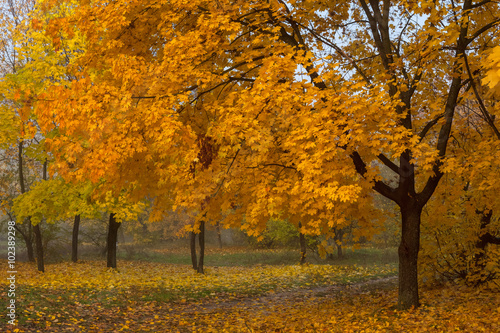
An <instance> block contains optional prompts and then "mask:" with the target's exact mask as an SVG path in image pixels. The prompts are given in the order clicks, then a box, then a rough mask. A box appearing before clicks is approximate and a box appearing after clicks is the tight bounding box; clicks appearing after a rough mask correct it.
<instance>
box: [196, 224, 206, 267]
mask: <svg viewBox="0 0 500 333" xmlns="http://www.w3.org/2000/svg"><path fill="white" fill-rule="evenodd" d="M198 242H199V244H200V260H199V261H198V273H200V274H204V272H203V260H204V259H205V221H201V223H200V235H199V236H198Z"/></svg>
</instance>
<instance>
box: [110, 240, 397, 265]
mask: <svg viewBox="0 0 500 333" xmlns="http://www.w3.org/2000/svg"><path fill="white" fill-rule="evenodd" d="M198 255H199V254H198ZM117 256H118V258H119V259H123V260H138V261H147V262H157V263H165V264H180V265H190V264H191V255H190V250H189V249H188V248H187V247H185V246H171V247H166V248H165V247H164V248H154V247H146V246H138V245H126V244H124V245H121V246H119V249H118V255H117ZM299 258H300V254H299V251H298V250H293V249H252V248H248V247H234V246H233V247H224V248H222V249H219V248H217V247H215V246H208V247H207V249H206V252H205V259H204V262H205V266H217V267H227V266H230V267H232V266H254V265H295V264H297V263H298V262H299ZM307 262H308V263H311V264H328V265H361V266H367V265H375V264H392V263H397V262H398V256H397V249H396V248H387V249H376V248H360V249H353V248H346V249H344V256H343V257H342V258H337V257H336V256H334V257H333V258H328V259H321V258H320V257H319V256H318V255H317V254H314V253H311V251H309V253H308V256H307Z"/></svg>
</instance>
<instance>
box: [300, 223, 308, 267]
mask: <svg viewBox="0 0 500 333" xmlns="http://www.w3.org/2000/svg"><path fill="white" fill-rule="evenodd" d="M301 228H302V224H301V223H300V222H299V246H300V264H301V265H303V264H304V263H305V262H306V250H307V249H306V236H305V235H304V234H303V233H302V232H301V231H300V229H301Z"/></svg>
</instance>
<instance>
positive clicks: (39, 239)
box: [33, 223, 45, 272]
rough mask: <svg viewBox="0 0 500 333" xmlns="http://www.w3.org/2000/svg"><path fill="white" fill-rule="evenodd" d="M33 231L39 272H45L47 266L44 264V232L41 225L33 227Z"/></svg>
mask: <svg viewBox="0 0 500 333" xmlns="http://www.w3.org/2000/svg"><path fill="white" fill-rule="evenodd" d="M33 231H34V233H35V244H36V263H37V265H38V271H40V272H45V266H44V264H43V242H42V232H41V230H40V223H38V224H37V225H35V226H33Z"/></svg>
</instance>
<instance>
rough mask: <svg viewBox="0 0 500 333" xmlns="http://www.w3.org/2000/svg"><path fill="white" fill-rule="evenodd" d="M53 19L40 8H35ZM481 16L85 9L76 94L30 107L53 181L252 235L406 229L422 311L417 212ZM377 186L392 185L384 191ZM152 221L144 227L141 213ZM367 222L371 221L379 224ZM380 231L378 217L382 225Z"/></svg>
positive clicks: (422, 6)
mask: <svg viewBox="0 0 500 333" xmlns="http://www.w3.org/2000/svg"><path fill="white" fill-rule="evenodd" d="M46 3H47V4H50V3H51V2H50V1H47V2H46ZM498 22H499V12H498V4H497V3H496V2H494V1H472V0H463V1H440V2H436V1H410V0H403V1H389V0H384V1H371V0H370V1H365V0H361V1H308V0H304V1H288V2H285V1H280V0H275V1H251V2H248V1H226V0H218V1H199V0H192V1H183V0H171V1H143V0H132V1H121V0H120V1H114V2H108V1H101V0H94V1H81V2H79V3H78V6H77V8H76V10H75V14H74V16H73V18H67V19H66V20H65V21H58V22H54V24H53V25H50V26H51V27H52V28H51V29H47V34H49V35H52V36H53V40H54V45H55V47H57V43H58V41H57V34H58V31H59V30H58V29H64V27H65V25H67V24H76V25H77V27H78V29H79V31H80V32H81V33H82V34H83V35H84V36H85V39H86V42H87V46H88V47H87V49H86V50H85V52H84V54H82V55H81V56H80V57H79V58H78V59H79V60H78V64H76V65H75V66H74V67H73V70H74V73H73V75H74V77H75V79H74V80H73V81H72V82H71V83H68V84H66V85H57V84H56V85H53V86H52V87H50V89H48V90H47V91H46V92H45V93H44V94H41V95H40V96H39V98H38V103H37V114H38V116H39V119H40V121H41V122H43V128H44V129H45V130H47V131H50V130H52V128H53V126H54V124H57V126H58V128H59V130H58V135H57V136H55V137H54V138H53V139H51V140H50V142H49V145H50V147H51V149H52V152H53V153H54V154H55V156H56V158H57V163H56V164H57V167H58V170H59V172H60V173H61V174H62V175H64V176H66V177H72V178H73V179H76V180H81V179H84V178H86V177H90V178H91V179H92V180H93V181H95V182H98V181H101V180H102V179H105V180H106V181H105V183H104V185H103V186H102V188H103V189H104V190H106V191H117V192H120V191H123V190H124V189H127V193H128V194H129V195H130V199H135V200H139V199H140V198H143V197H144V196H149V197H154V198H155V200H156V206H155V207H156V211H157V214H161V213H162V210H168V209H170V208H172V207H173V208H176V207H184V208H187V209H189V210H191V211H196V212H199V217H200V218H201V217H203V218H204V219H209V220H210V219H214V220H215V219H217V218H219V217H220V215H221V214H228V213H230V214H228V215H227V216H226V218H225V222H224V223H225V225H227V226H235V225H236V226H240V227H242V228H243V229H246V230H247V231H248V232H249V233H258V232H259V230H262V229H263V228H264V226H265V223H266V221H267V220H268V219H269V217H271V216H273V217H278V218H284V219H289V220H290V221H292V222H294V223H295V224H296V225H298V224H299V223H301V226H302V229H303V231H310V232H320V233H321V232H328V230H329V229H330V228H332V227H335V226H339V225H340V226H342V225H343V224H345V223H347V222H346V220H347V219H348V218H349V217H351V216H356V217H358V219H359V221H360V225H361V226H362V228H363V231H364V232H365V233H366V234H370V233H371V232H372V230H373V223H374V220H376V218H377V215H375V214H373V213H374V209H373V208H372V205H371V203H372V198H373V195H372V194H371V193H373V190H374V191H375V192H377V193H379V194H381V195H383V196H385V197H387V198H389V199H390V200H392V201H393V202H394V203H396V204H397V205H398V206H399V209H400V213H401V223H402V224H401V225H402V238H401V243H400V246H399V258H400V263H399V301H398V302H399V306H400V307H401V308H410V307H411V306H418V305H419V296H418V280H417V275H418V274H417V259H418V252H419V249H420V223H421V214H422V209H423V208H424V206H425V205H426V203H427V202H428V201H429V199H430V198H431V197H432V195H433V193H434V191H435V190H436V187H437V186H438V184H439V181H440V179H441V178H442V177H443V175H444V174H445V173H448V172H450V171H453V170H454V168H457V167H459V166H457V165H456V164H454V163H452V162H453V159H452V160H451V162H450V159H449V154H448V153H447V148H448V142H449V138H450V134H451V133H453V131H454V127H453V123H454V116H455V112H456V108H457V106H458V105H459V104H460V103H461V102H462V101H463V98H462V97H464V96H465V94H466V93H467V91H468V90H469V88H471V85H472V83H473V82H474V79H471V77H470V75H467V73H466V69H465V66H464V64H465V57H466V56H467V58H468V59H467V60H468V62H469V63H470V65H471V66H472V67H473V68H476V69H477V70H476V72H475V73H474V75H475V76H479V75H481V68H480V66H479V64H480V63H481V61H483V51H485V50H488V49H489V48H491V47H493V46H495V45H496V44H498V38H497V35H498V34H495V32H497V24H498ZM388 172H390V173H392V175H391V176H390V177H385V176H384V175H386V174H387V173H388ZM153 216H154V214H153ZM378 216H380V214H379V215H378ZM380 219H382V216H380Z"/></svg>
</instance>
